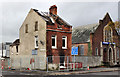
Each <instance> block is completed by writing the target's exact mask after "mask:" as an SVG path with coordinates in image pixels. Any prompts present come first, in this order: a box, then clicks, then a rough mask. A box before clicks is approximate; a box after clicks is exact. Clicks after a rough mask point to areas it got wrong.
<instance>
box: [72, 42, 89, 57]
mask: <svg viewBox="0 0 120 77" xmlns="http://www.w3.org/2000/svg"><path fill="white" fill-rule="evenodd" d="M79 45H84V55H85V56H86V55H87V54H88V43H79V44H72V46H75V47H78V46H79ZM79 51H80V48H78V56H79V55H80V52H79Z"/></svg>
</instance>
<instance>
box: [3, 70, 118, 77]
mask: <svg viewBox="0 0 120 77" xmlns="http://www.w3.org/2000/svg"><path fill="white" fill-rule="evenodd" d="M2 75H3V76H2V77H120V71H113V72H97V73H86V74H71V75H46V76H45V75H41V74H36V73H30V72H18V71H2Z"/></svg>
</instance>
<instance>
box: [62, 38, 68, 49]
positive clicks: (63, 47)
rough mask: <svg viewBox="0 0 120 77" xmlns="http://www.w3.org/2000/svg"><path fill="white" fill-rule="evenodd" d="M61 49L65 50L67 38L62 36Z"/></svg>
mask: <svg viewBox="0 0 120 77" xmlns="http://www.w3.org/2000/svg"><path fill="white" fill-rule="evenodd" d="M63 40H65V46H63ZM62 49H67V36H62Z"/></svg>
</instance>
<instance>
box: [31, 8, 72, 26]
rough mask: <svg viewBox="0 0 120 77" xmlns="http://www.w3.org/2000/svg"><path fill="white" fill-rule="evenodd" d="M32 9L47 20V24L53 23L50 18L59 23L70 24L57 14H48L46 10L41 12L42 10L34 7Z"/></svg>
mask: <svg viewBox="0 0 120 77" xmlns="http://www.w3.org/2000/svg"><path fill="white" fill-rule="evenodd" d="M33 10H34V11H35V12H36V13H37V14H38V15H40V16H41V17H42V18H43V19H44V20H45V21H46V22H47V25H53V24H54V23H53V20H52V19H54V20H55V21H56V23H57V24H59V25H65V26H71V25H70V24H68V23H67V22H66V21H64V20H63V19H62V18H60V17H59V16H58V15H53V14H49V13H48V12H42V11H41V12H39V11H38V10H36V9H33Z"/></svg>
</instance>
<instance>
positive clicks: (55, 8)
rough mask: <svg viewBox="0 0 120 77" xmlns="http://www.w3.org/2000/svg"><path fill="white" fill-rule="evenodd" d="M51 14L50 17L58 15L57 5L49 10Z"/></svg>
mask: <svg viewBox="0 0 120 77" xmlns="http://www.w3.org/2000/svg"><path fill="white" fill-rule="evenodd" d="M49 13H50V15H51V14H53V15H57V6H56V5H53V6H51V7H50V8H49Z"/></svg>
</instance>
